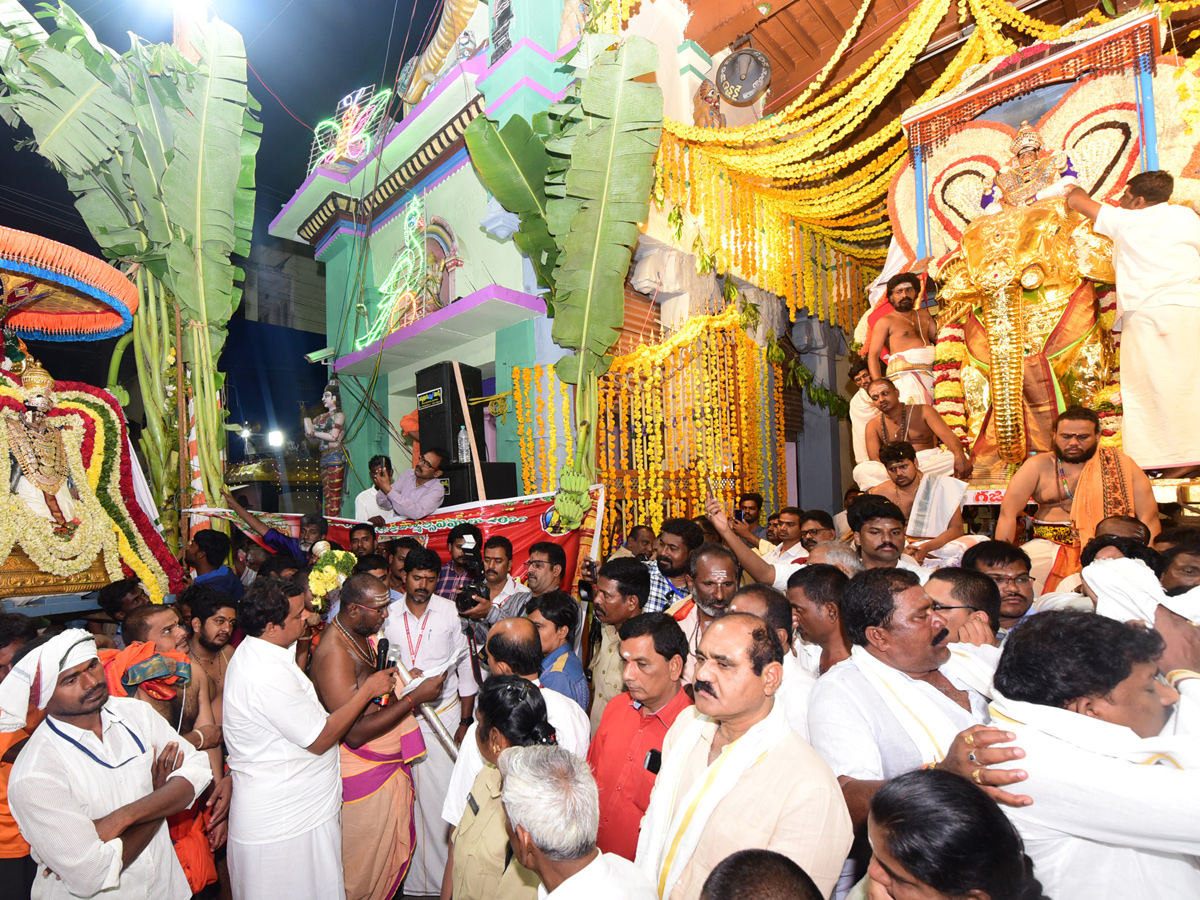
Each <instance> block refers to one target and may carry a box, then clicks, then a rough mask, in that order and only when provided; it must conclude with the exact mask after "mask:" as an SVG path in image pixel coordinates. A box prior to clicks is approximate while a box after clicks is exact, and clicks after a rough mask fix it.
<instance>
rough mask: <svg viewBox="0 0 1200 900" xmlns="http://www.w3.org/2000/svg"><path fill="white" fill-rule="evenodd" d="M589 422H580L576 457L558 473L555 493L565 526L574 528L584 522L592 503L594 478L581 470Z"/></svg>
mask: <svg viewBox="0 0 1200 900" xmlns="http://www.w3.org/2000/svg"><path fill="white" fill-rule="evenodd" d="M587 428H588V423H587V422H581V423H580V424H579V440H578V441H577V442H576V450H575V459H574V460H573V461H571V463H570V464H569V465H566V466H564V467H563V469H562V471H561V472H559V473H558V493H556V494H555V495H554V509H555V511H556V512H557V513H558V518H559V520H560V521H561V522H562V525H563V527H564V528H568V529H571V530H574V529H576V528H578V527H579V526H580V525H582V524H583V517H584V516H585V515H586V514H587V511H588V509H589V508H590V507H591V505H592V498H591V497H590V496H589V494H588V488H590V487H591V486H592V479H591V478H590V477H589V476H588V474H587V473H586V472H582V471H580V470H581V469H582V468H583V465H584V456H583V448H584V441H585V440H586V437H587Z"/></svg>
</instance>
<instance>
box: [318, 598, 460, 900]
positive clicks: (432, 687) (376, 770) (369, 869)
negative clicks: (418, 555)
mask: <svg viewBox="0 0 1200 900" xmlns="http://www.w3.org/2000/svg"><path fill="white" fill-rule="evenodd" d="M341 601H342V602H341V608H340V609H339V610H338V613H337V615H336V616H335V617H334V619H333V622H332V627H330V628H328V629H326V635H327V636H328V640H322V641H321V643H319V644H318V645H317V647H316V649H314V650H313V661H312V671H311V675H312V680H313V686H314V687H315V688H316V690H317V696H318V697H319V698H320V700H321V704H322V705H323V706H324V707H325V708H326V709H327V710H329V711H330V712H333V711H335V710H337V709H338V708H339V707H341V706H342V705H343V704H344V703H346V702H347V701H349V700H350V698H351V697H353V696H354V694H355V693H357V692H358V691H359V690H360V686H361V685H362V683H363V682H364V681H366V679H367V678H369V677H370V676H371V674H372V673H373V672H374V671H375V670H376V668H378V664H377V661H376V657H375V654H376V649H375V646H374V643H375V642H374V641H373V640H371V638H373V637H374V636H375V635H376V634H378V633H379V631H380V630H381V629H382V628H383V623H384V622H385V621H387V617H388V605H389V604H390V602H391V592H390V591H389V590H388V589H387V586H386V585H385V584H384V583H383V582H382V581H380V580H379V579H378V578H376V577H375V576H374V575H352V576H351V577H350V578H347V579H346V582H345V584H343V585H342V591H341ZM444 680H445V676H444V675H439V676H437V677H436V678H430V679H428V680H426V681H425V682H423V683H422V684H421V686H420V687H418V688H417V689H416V690H414V691H413V692H412V693H411V694H409V695H407V696H405V697H399V698H397V697H389V698H388V699H389V701H390V702H389V704H388V705H386V706H381V705H378V704H374V703H372V704H368V706H367V708H366V709H365V710H364V711H363V713H362V714H361V715H360V716H359V717H358V719H357V720H355V722H354V724H353V725H351V726H350V730H349V731H347V732H346V735H345V737H343V738H342V740H341V743H340V744H339V745H338V753H339V756H340V760H339V761H340V765H341V776H342V864H343V868H344V870H345V881H346V896H347V897H372V896H382V894H383V892H384V891H385V890H386V891H391V892H392V893H394V892H395V889H396V888H397V887H398V886H399V883H400V879H401V877H402V876H403V874H404V872H405V871H406V870H407V868H408V863H409V859H410V857H411V855H412V849H413V842H412V838H411V822H412V803H413V789H412V773H411V771H410V770H409V766H408V763H407V762H406V760H410V759H413V758H415V757H417V756H420V755H421V752H422V751H423V749H424V742H423V741H422V739H421V728H420V726H419V725H418V723H417V719H416V716H415V712H416V708H417V704H419V703H427V702H430V701H432V700H436V699H437V697H438V694H440V693H441V689H442V682H443V681H444Z"/></svg>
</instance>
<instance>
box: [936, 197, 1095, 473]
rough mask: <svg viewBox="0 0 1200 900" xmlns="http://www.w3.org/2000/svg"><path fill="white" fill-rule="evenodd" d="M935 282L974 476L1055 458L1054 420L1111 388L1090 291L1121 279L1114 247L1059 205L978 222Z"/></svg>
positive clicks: (1058, 201)
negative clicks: (955, 363) (956, 330)
mask: <svg viewBox="0 0 1200 900" xmlns="http://www.w3.org/2000/svg"><path fill="white" fill-rule="evenodd" d="M934 278H935V280H936V282H937V283H938V285H939V292H938V297H939V304H940V306H941V310H942V312H941V314H940V315H939V324H940V325H941V326H943V331H944V330H945V326H946V325H947V324H949V323H952V322H958V323H961V324H962V326H963V336H962V339H961V340H962V344H963V345H964V346H963V352H962V353H961V359H962V367H961V369H960V370H959V371H958V376H959V378H960V379H961V382H962V395H963V400H964V405H965V407H966V415H965V420H966V425H965V427H966V432H967V435H968V436H969V439H970V441H971V444H972V447H971V450H972V454H973V456H974V458H975V460H976V465H975V467H976V472H980V473H982V474H991V475H995V476H1002V475H1003V474H1004V472H1005V471H1006V470H1007V471H1011V470H1012V469H1013V468H1014V467H1015V466H1018V465H1020V464H1021V463H1022V462H1024V460H1025V458H1026V457H1027V456H1028V454H1029V451H1030V450H1033V451H1038V452H1043V451H1049V450H1051V449H1052V447H1053V444H1052V437H1051V431H1052V429H1053V423H1054V418H1055V416H1056V414H1057V413H1058V412H1060V411H1061V410H1062V409H1064V408H1065V407H1066V406H1067V405H1070V404H1071V403H1081V404H1084V405H1090V404H1091V403H1092V402H1093V401H1094V399H1095V396H1096V394H1097V393H1098V392H1099V391H1100V390H1101V389H1102V388H1103V387H1104V386H1105V385H1106V384H1107V382H1108V379H1109V374H1110V372H1111V371H1112V370H1113V364H1114V351H1113V343H1112V336H1111V333H1110V332H1109V330H1108V328H1107V327H1104V326H1103V325H1102V323H1101V316H1100V308H1099V305H1098V303H1097V299H1096V291H1095V284H1096V283H1105V284H1111V283H1112V282H1113V281H1114V280H1115V273H1114V271H1113V263H1112V242H1111V241H1109V240H1108V238H1105V237H1101V236H1100V235H1097V234H1096V233H1095V232H1094V231H1093V230H1092V227H1091V223H1090V222H1089V221H1088V220H1087V219H1085V218H1084V217H1082V216H1080V215H1079V214H1078V213H1076V212H1074V211H1073V210H1071V209H1069V208H1068V207H1067V206H1066V203H1065V202H1064V200H1063V199H1062V198H1061V197H1052V198H1048V199H1045V200H1038V201H1036V202H1034V203H1032V204H1030V205H1028V206H1024V205H1022V206H1009V207H1005V208H1003V209H1002V210H1000V211H999V212H996V213H993V214H991V215H983V216H980V217H979V218H977V219H976V220H975V221H973V222H972V223H971V224H970V225H969V226H967V228H966V230H965V231H964V232H963V238H962V243H961V244H960V246H959V248H958V250H957V251H955V252H954V253H953V254H952V255H951V256H950V257H949V258H948V259H947V260H946V261H945V262H944V263H942V264H941V266H940V267H939V268H938V270H937V271H936V272H935V273H934ZM1106 321H1107V323H1108V325H1111V321H1110V317H1108V318H1107V319H1106ZM939 346H940V345H939ZM950 357H951V358H954V359H955V360H957V359H958V355H956V354H953V353H952V354H950ZM945 358H947V357H946V354H944V353H939V359H940V360H944V359H945ZM944 369H945V367H944V366H943V367H939V370H941V371H944Z"/></svg>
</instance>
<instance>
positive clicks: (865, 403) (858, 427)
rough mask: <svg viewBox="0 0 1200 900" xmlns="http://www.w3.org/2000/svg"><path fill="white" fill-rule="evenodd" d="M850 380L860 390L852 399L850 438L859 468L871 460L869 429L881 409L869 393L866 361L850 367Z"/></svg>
mask: <svg viewBox="0 0 1200 900" xmlns="http://www.w3.org/2000/svg"><path fill="white" fill-rule="evenodd" d="M850 380H851V381H853V382H854V383H855V384H856V385H858V390H857V391H855V392H854V396H853V397H851V398H850V438H851V441H852V442H853V444H854V464H855V465H856V466H857V465H861V464H862V463H865V462H869V461H870V459H871V457H870V456H868V455H867V428H869V427H870V425H871V422H872V421H874V419H875V417H876V416H878V415H879V409H878V408H877V407H876V406H875V404H874V403H872V402H871V395H870V394H868V393H867V389H868V388H869V387H870V386H871V381H872V378H871V369H870V368H869V367H868V366H867V361H866V360H865V359H860V360H858V362H856V363H854V365H852V366H851V367H850Z"/></svg>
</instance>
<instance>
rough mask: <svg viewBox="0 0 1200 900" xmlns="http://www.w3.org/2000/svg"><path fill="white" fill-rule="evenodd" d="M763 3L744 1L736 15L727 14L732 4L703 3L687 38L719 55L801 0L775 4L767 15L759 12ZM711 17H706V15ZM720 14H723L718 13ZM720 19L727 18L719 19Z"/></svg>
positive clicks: (693, 20) (690, 23)
mask: <svg viewBox="0 0 1200 900" xmlns="http://www.w3.org/2000/svg"><path fill="white" fill-rule="evenodd" d="M761 2H762V0H740V2H739V3H737V4H736V11H735V12H733V13H732V14H727V10H728V9H729V7H730V6H734V4H731V3H701V4H697V5H696V7H697V8H696V11H695V13H694V14H693V15H692V18H691V20H690V21H689V22H688V25H687V28H686V30H685V32H684V33H685V35H686V36H687V37H688V38H690V39H691V40H693V41H695V42H696V43H697V44H699V45H700V46H701V47H703V48H704V51H705V52H706V53H710V54H716V53H719V52H720V51H722V50H724V49H725V48H726V47H728V46H729V45H730V44H732V43H733V42H734V41H736V40H737V39H738V38H739V37H741V36H742V35H743V34H746V33H747V32H748V31H752V30H753V29H754V28H755V27H756V26H758V25H760V24H762V23H763V22H765V21H766V20H767V19H769V18H772V17H773V16H777V15H779V13H781V12H782V11H783V10H785V9H787V8H788V7H789V6H791V5H792V4H793V3H799V2H800V0H771V11H770V12H769V13H768V14H767V15H765V16H764V15H763V14H762V13H761V12H759V11H758V3H761ZM709 10H712V12H709V13H708V15H705V13H706V12H708V11H709ZM717 10H720V12H717ZM718 16H723V17H722V18H718Z"/></svg>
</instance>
